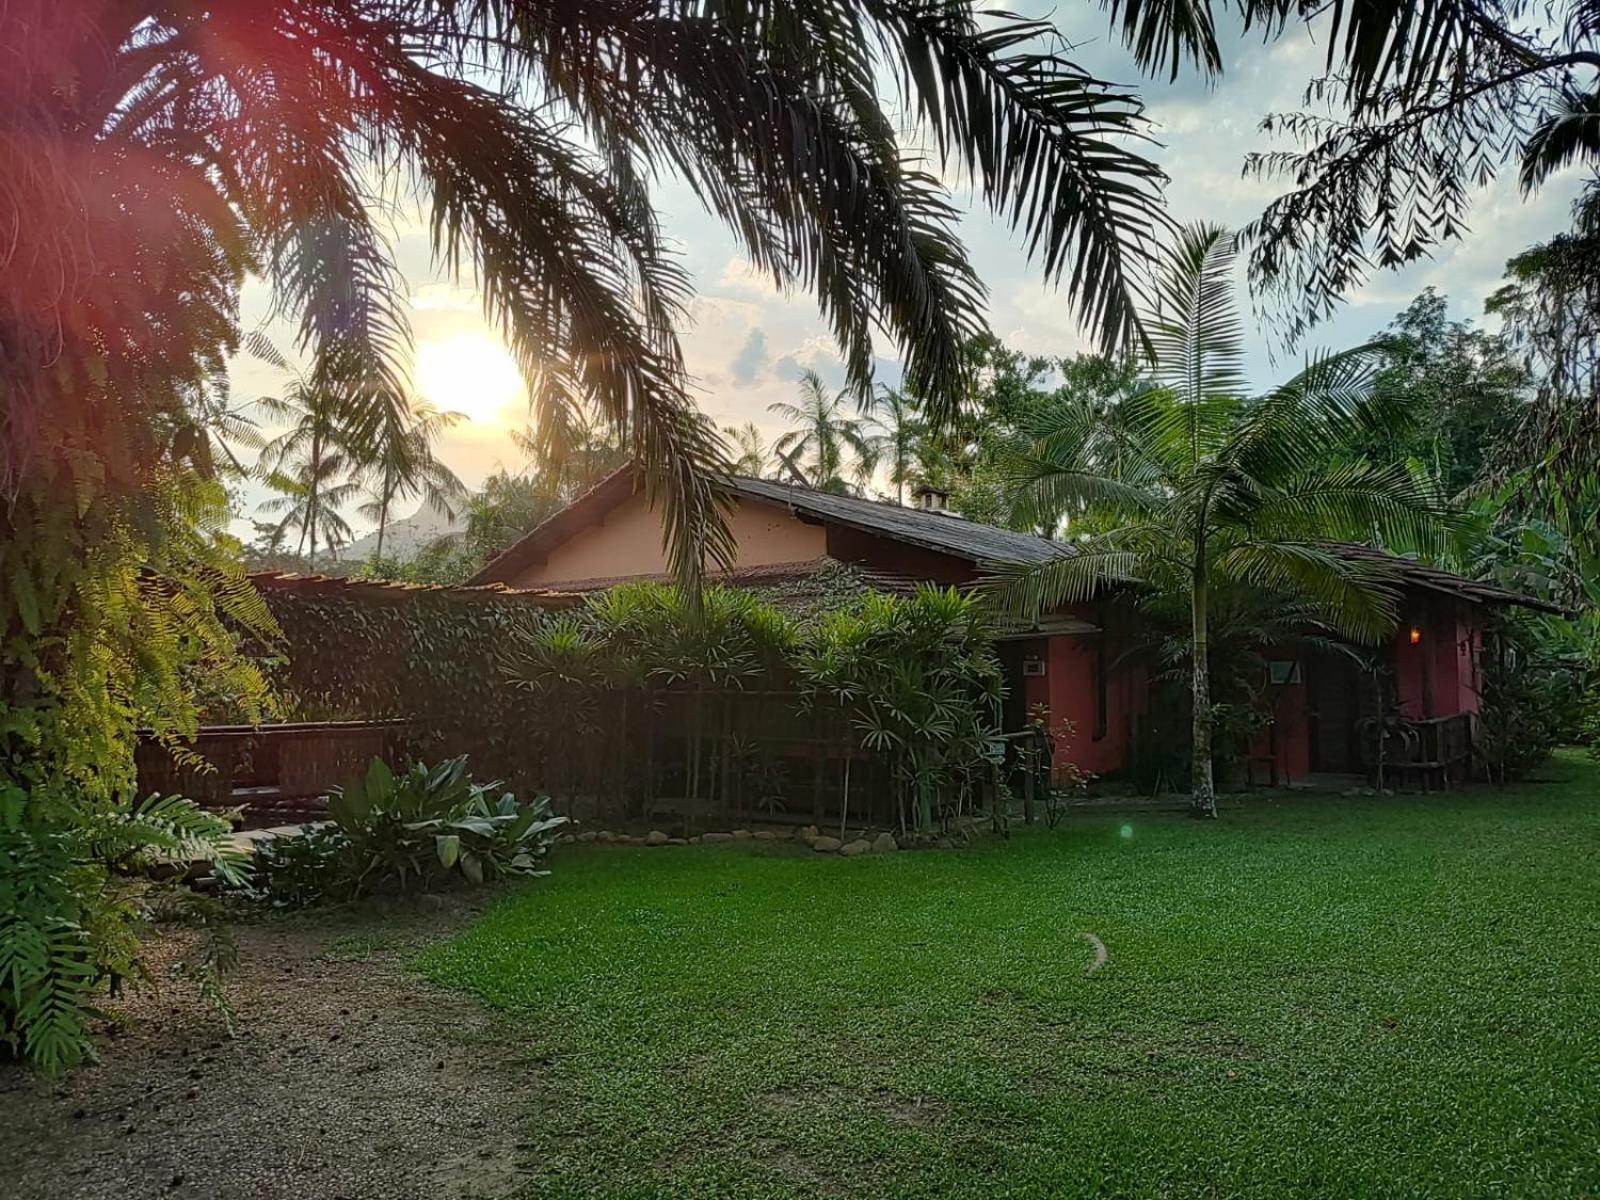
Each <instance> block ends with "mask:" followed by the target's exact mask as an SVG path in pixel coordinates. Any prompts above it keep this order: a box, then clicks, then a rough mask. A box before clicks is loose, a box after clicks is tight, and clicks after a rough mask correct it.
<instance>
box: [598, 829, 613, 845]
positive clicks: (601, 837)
mask: <svg viewBox="0 0 1600 1200" xmlns="http://www.w3.org/2000/svg"><path fill="white" fill-rule="evenodd" d="M594 840H595V841H597V842H614V841H616V840H617V835H616V834H614V833H612V832H611V830H609V829H602V830H601V831H600V832H599V833H597V834H595V835H594Z"/></svg>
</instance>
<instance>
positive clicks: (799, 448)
mask: <svg viewBox="0 0 1600 1200" xmlns="http://www.w3.org/2000/svg"><path fill="white" fill-rule="evenodd" d="M848 396H849V392H848V391H847V390H841V391H837V392H830V391H829V390H828V385H827V384H825V383H823V382H822V376H820V375H818V374H817V373H816V372H815V371H812V370H810V369H807V370H805V371H803V372H801V375H800V403H799V404H790V403H788V402H787V401H784V400H779V401H777V402H776V403H774V404H769V405H767V411H768V412H770V413H775V414H776V415H778V416H780V417H784V418H785V419H787V420H788V421H790V422H792V423H793V424H795V425H796V426H798V428H796V429H791V430H790V431H789V432H788V433H785V434H784V435H783V436H782V437H780V438H779V439H778V440H777V442H775V443H774V444H773V447H772V448H773V452H774V453H776V454H777V455H779V456H780V457H783V456H788V455H798V456H800V457H802V458H804V457H806V456H809V457H810V459H811V462H810V465H809V466H808V467H807V468H806V473H807V481H808V482H809V483H810V484H811V486H812V487H814V488H816V489H817V490H818V491H824V492H829V491H831V492H840V491H843V492H848V491H849V490H850V485H849V483H847V482H846V481H845V478H844V468H845V454H846V451H849V452H852V453H853V454H854V456H855V462H854V465H853V466H852V467H851V469H850V474H851V475H852V476H853V477H854V479H855V480H856V482H857V483H861V482H864V481H865V480H867V479H869V478H870V477H871V475H872V472H873V470H874V469H875V468H876V467H877V465H878V460H877V456H876V452H875V451H874V449H873V446H872V443H871V442H870V441H869V440H868V439H867V435H866V433H865V431H864V430H863V429H862V426H861V422H860V421H858V420H856V419H855V418H854V417H847V416H845V415H844V406H845V402H846V400H847V398H848Z"/></svg>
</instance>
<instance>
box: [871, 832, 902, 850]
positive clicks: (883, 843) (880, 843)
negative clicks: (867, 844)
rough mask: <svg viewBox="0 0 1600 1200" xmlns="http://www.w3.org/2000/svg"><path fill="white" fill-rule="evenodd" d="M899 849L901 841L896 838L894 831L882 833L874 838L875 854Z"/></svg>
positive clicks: (873, 848) (873, 847)
mask: <svg viewBox="0 0 1600 1200" xmlns="http://www.w3.org/2000/svg"><path fill="white" fill-rule="evenodd" d="M898 849H900V843H899V842H897V841H895V840H894V834H892V833H880V834H879V835H878V836H877V837H875V838H873V839H872V850H873V853H874V854H892V853H894V852H895V851H896V850H898Z"/></svg>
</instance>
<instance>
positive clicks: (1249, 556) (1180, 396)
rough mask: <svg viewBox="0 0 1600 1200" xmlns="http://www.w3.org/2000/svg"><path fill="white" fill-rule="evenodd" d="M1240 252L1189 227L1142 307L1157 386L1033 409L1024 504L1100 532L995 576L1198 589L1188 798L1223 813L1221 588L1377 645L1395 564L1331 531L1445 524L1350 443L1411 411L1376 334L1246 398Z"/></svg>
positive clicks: (1011, 591) (1424, 537)
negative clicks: (1389, 373) (1397, 399)
mask: <svg viewBox="0 0 1600 1200" xmlns="http://www.w3.org/2000/svg"><path fill="white" fill-rule="evenodd" d="M1234 262H1235V240H1234V238H1233V237H1232V236H1231V235H1229V234H1227V233H1225V232H1223V231H1222V230H1219V229H1214V228H1206V227H1196V228H1191V229H1188V230H1185V231H1184V234H1183V237H1182V239H1181V242H1180V244H1179V246H1178V247H1177V248H1176V249H1175V250H1174V252H1173V254H1172V256H1171V262H1170V263H1169V265H1168V267H1167V270H1166V272H1165V276H1164V279H1163V280H1162V282H1161V284H1160V287H1159V291H1158V296H1159V300H1160V304H1161V308H1160V309H1159V310H1158V311H1157V312H1156V313H1154V314H1152V315H1151V317H1150V318H1149V321H1148V328H1149V329H1150V331H1151V339H1152V344H1153V348H1154V349H1153V357H1152V361H1151V363H1150V376H1149V378H1150V382H1149V383H1148V385H1146V386H1144V387H1143V388H1141V389H1140V390H1138V391H1137V392H1135V393H1133V394H1132V395H1130V396H1128V397H1127V398H1126V399H1124V400H1122V401H1121V402H1120V403H1118V404H1115V405H1109V406H1108V405H1104V404H1098V403H1097V404H1081V403H1074V402H1071V401H1065V402H1063V403H1061V404H1059V405H1055V406H1052V407H1049V408H1047V409H1046V410H1045V412H1044V413H1043V414H1041V416H1040V417H1039V418H1038V419H1037V421H1036V422H1035V424H1034V427H1033V428H1032V429H1031V431H1030V433H1031V439H1030V444H1029V448H1028V450H1027V451H1026V452H1025V453H1023V454H1022V455H1020V456H1019V458H1018V459H1017V460H1016V461H1015V462H1014V463H1013V464H1012V472H1013V476H1012V480H1013V484H1014V486H1015V487H1016V489H1017V495H1016V506H1017V509H1018V515H1019V517H1020V518H1021V519H1023V520H1027V521H1030V522H1031V521H1032V520H1034V519H1035V518H1036V517H1037V515H1038V513H1040V512H1059V511H1072V512H1078V513H1080V514H1083V515H1084V516H1085V517H1086V518H1087V522H1086V523H1088V524H1089V525H1090V526H1091V527H1095V528H1100V529H1103V530H1105V531H1104V532H1100V533H1096V534H1093V535H1086V536H1085V537H1084V538H1082V539H1081V540H1079V541H1077V542H1076V543H1074V544H1073V545H1072V547H1071V549H1069V550H1064V551H1063V553H1062V554H1060V555H1059V556H1057V557H1055V558H1052V559H1049V560H1047V561H1046V562H1044V563H1042V564H1040V565H1039V566H1037V567H1034V568H1029V569H1019V570H1017V571H1014V572H1011V573H1010V574H1009V575H1007V576H1005V577H1003V578H1001V579H1000V580H998V581H997V584H998V588H999V595H1000V597H1001V598H1002V599H1003V600H1004V601H1005V602H1007V603H1008V604H1009V605H1010V606H1011V607H1012V608H1013V609H1015V610H1019V611H1023V612H1028V613H1033V614H1037V613H1039V612H1040V611H1042V610H1045V609H1048V608H1050V607H1053V606H1056V605H1059V604H1063V603H1073V602H1078V601H1083V600H1086V599H1088V598H1089V597H1090V596H1091V595H1093V594H1095V593H1096V592H1098V591H1100V590H1102V589H1103V588H1105V587H1106V586H1107V585H1110V584H1116V583H1137V584H1141V585H1145V586H1152V587H1155V588H1157V589H1161V590H1170V591H1174V592H1177V593H1180V594H1182V595H1184V596H1186V597H1187V601H1188V608H1189V617H1190V620H1189V625H1190V678H1191V687H1192V695H1193V738H1194V744H1193V777H1192V780H1191V783H1192V803H1193V806H1194V809H1195V811H1196V812H1197V813H1198V814H1201V815H1205V816H1215V815H1216V794H1215V788H1214V786H1213V781H1212V773H1211V732H1212V713H1211V696H1210V687H1209V678H1210V661H1209V655H1210V641H1209V636H1208V619H1209V614H1208V603H1209V597H1210V592H1211V588H1212V586H1213V584H1214V583H1216V582H1218V581H1227V582H1229V583H1238V584H1243V585H1250V586H1259V587H1266V588H1270V589H1273V590H1275V591H1277V592H1278V593H1280V594H1282V595H1284V596H1286V597H1291V598H1293V599H1295V600H1296V601H1301V602H1305V603H1307V604H1310V605H1312V606H1314V609H1315V611H1316V612H1317V613H1318V614H1319V616H1320V619H1321V621H1323V622H1324V623H1325V624H1326V625H1327V626H1328V627H1329V628H1331V629H1334V630H1337V631H1338V632H1339V633H1340V634H1341V635H1342V636H1345V637H1349V638H1352V639H1354V640H1357V641H1364V642H1374V641H1377V640H1379V639H1380V638H1381V637H1382V636H1383V634H1384V633H1386V632H1387V631H1388V630H1389V629H1390V628H1391V627H1392V625H1393V623H1394V621H1395V618H1396V604H1397V596H1398V593H1397V589H1396V587H1395V581H1394V578H1393V576H1392V574H1390V573H1389V572H1387V571H1385V570H1383V569H1382V568H1381V567H1375V566H1374V565H1373V564H1372V563H1370V562H1367V561H1362V562H1351V561H1349V560H1347V559H1346V558H1344V557H1341V556H1340V555H1339V554H1338V553H1336V552H1335V551H1334V550H1333V549H1332V548H1330V546H1329V545H1328V542H1329V540H1330V539H1340V538H1345V539H1362V540H1365V539H1369V538H1371V537H1373V536H1374V535H1378V536H1381V537H1383V538H1386V539H1390V540H1391V541H1399V542H1404V543H1410V544H1422V543H1425V542H1427V541H1429V540H1431V539H1432V538H1434V537H1435V536H1436V535H1437V534H1438V532H1439V531H1440V529H1441V527H1442V525H1443V523H1444V522H1445V520H1446V518H1445V514H1444V513H1443V512H1442V510H1441V508H1440V506H1439V502H1438V501H1437V500H1436V498H1435V497H1434V495H1433V494H1432V493H1431V491H1430V490H1429V488H1428V487H1427V486H1426V485H1424V484H1422V483H1421V482H1419V481H1418V480H1417V479H1415V478H1414V477H1413V476H1412V474H1411V472H1410V471H1409V469H1408V468H1407V467H1406V466H1404V465H1400V464H1381V463H1373V462H1369V461H1367V460H1365V459H1363V458H1360V457H1358V456H1357V455H1356V454H1354V453H1353V452H1351V451H1350V450H1349V447H1351V446H1354V445H1357V444H1360V443H1361V442H1362V440H1363V439H1371V438H1373V437H1374V435H1376V434H1378V433H1380V432H1391V431H1392V429H1393V427H1394V425H1395V423H1397V422H1399V421H1400V420H1401V419H1402V418H1401V416H1400V415H1399V414H1397V413H1395V412H1393V411H1390V407H1389V402H1386V401H1382V400H1379V399H1375V398H1374V396H1373V393H1372V389H1371V383H1372V379H1373V376H1374V374H1375V372H1376V369H1377V366H1378V354H1377V350H1378V347H1376V346H1363V347H1360V348H1358V349H1356V350H1352V351H1347V352H1345V353H1341V354H1334V355H1326V356H1320V357H1315V358H1313V359H1312V361H1311V362H1310V363H1309V365H1308V366H1307V367H1306V368H1305V369H1304V370H1303V371H1301V373H1300V374H1298V375H1296V376H1295V377H1294V378H1293V379H1291V380H1289V381H1288V382H1287V383H1285V384H1283V385H1281V386H1279V387H1277V388H1275V389H1274V390H1272V391H1270V392H1268V393H1267V394H1266V395H1264V396H1260V397H1254V398H1250V397H1247V396H1246V395H1245V377H1244V369H1243V368H1244V344H1243V338H1242V336H1241V326H1240V320H1239V314H1238V309H1237V307H1236V305H1235V303H1234V298H1233V279H1232V273H1233V267H1234ZM1069 531H1070V527H1069Z"/></svg>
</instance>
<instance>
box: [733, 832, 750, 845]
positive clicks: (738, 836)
mask: <svg viewBox="0 0 1600 1200" xmlns="http://www.w3.org/2000/svg"><path fill="white" fill-rule="evenodd" d="M753 837H755V834H753V833H751V832H750V831H749V830H748V829H735V830H734V831H733V840H734V841H736V842H748V841H749V840H750V839H751V838H753Z"/></svg>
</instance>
